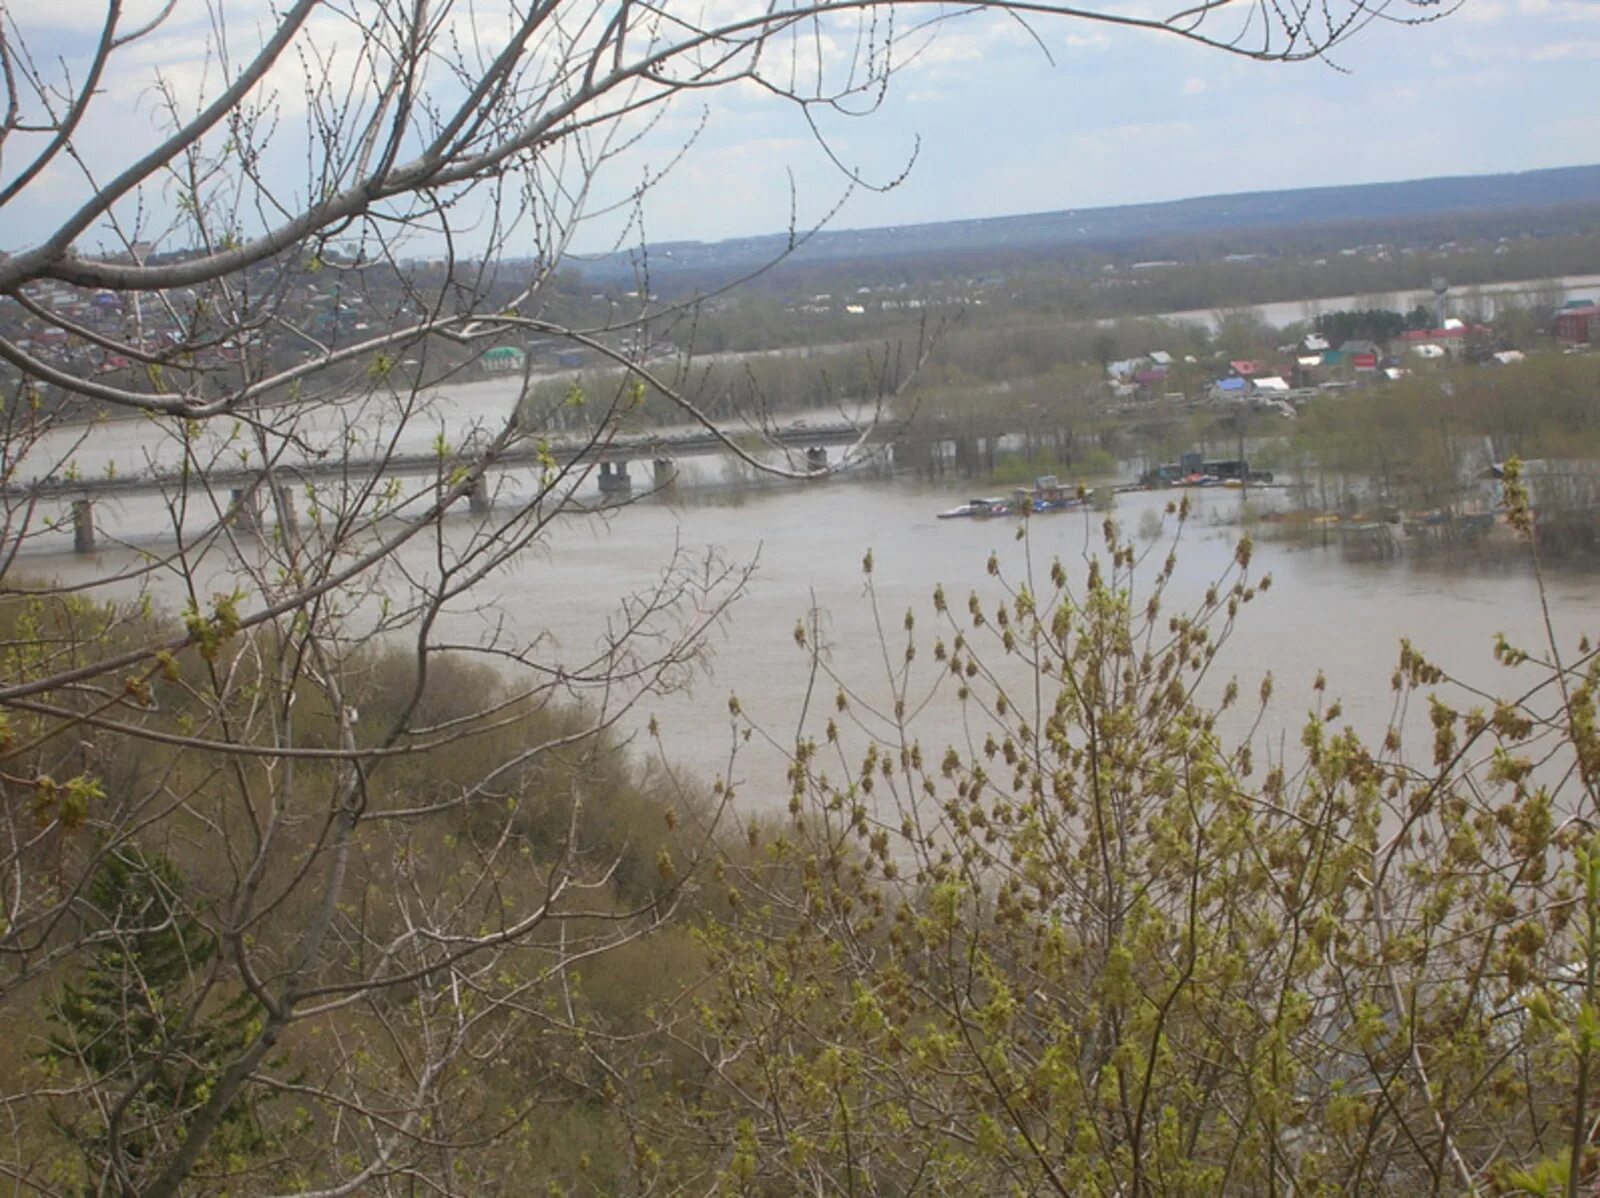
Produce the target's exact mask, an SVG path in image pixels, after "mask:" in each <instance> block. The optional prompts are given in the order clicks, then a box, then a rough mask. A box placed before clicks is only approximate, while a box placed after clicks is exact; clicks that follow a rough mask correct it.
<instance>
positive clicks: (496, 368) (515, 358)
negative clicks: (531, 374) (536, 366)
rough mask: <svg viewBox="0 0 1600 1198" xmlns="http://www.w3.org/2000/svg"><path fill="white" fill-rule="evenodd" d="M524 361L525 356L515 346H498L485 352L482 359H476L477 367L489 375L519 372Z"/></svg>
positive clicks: (525, 359)
mask: <svg viewBox="0 0 1600 1198" xmlns="http://www.w3.org/2000/svg"><path fill="white" fill-rule="evenodd" d="M526 361H527V355H526V354H524V353H523V352H522V351H521V350H520V349H517V348H516V347H515V346H511V345H498V346H496V347H495V348H494V349H491V350H487V351H486V352H485V353H484V355H483V357H481V358H479V359H478V365H479V366H480V367H481V368H482V369H484V370H486V371H488V372H489V373H490V374H508V373H510V372H512V371H520V370H521V369H522V367H523V363H525V362H526Z"/></svg>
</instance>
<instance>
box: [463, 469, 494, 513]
mask: <svg viewBox="0 0 1600 1198" xmlns="http://www.w3.org/2000/svg"><path fill="white" fill-rule="evenodd" d="M489 507H490V499H489V483H488V480H487V479H484V478H479V479H478V480H477V481H476V482H474V483H473V484H472V486H471V487H469V488H468V489H467V511H469V512H471V513H472V514H473V515H474V516H487V515H488V514H489Z"/></svg>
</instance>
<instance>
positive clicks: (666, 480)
mask: <svg viewBox="0 0 1600 1198" xmlns="http://www.w3.org/2000/svg"><path fill="white" fill-rule="evenodd" d="M651 465H652V467H653V468H654V470H655V488H656V490H658V491H659V490H661V489H662V488H663V487H670V486H671V485H672V484H673V482H674V481H675V480H676V478H677V475H676V473H675V472H674V470H673V468H672V459H671V458H656V459H655V461H654V462H652V463H651Z"/></svg>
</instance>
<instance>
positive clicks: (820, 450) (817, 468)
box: [806, 445, 828, 474]
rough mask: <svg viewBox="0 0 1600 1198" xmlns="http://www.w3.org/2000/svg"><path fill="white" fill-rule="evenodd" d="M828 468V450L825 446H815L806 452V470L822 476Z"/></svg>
mask: <svg viewBox="0 0 1600 1198" xmlns="http://www.w3.org/2000/svg"><path fill="white" fill-rule="evenodd" d="M827 468H828V449H827V446H825V445H813V446H812V447H811V448H810V449H808V450H806V469H807V470H809V471H811V473H813V474H821V473H822V472H823V471H824V470H826V469H827Z"/></svg>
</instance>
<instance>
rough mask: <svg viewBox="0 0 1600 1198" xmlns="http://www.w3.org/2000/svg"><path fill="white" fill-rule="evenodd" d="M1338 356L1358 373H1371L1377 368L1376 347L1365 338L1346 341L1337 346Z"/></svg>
mask: <svg viewBox="0 0 1600 1198" xmlns="http://www.w3.org/2000/svg"><path fill="white" fill-rule="evenodd" d="M1339 357H1340V358H1341V359H1342V360H1343V361H1344V362H1345V363H1346V364H1347V365H1349V367H1350V369H1352V370H1354V371H1356V372H1357V373H1358V374H1372V373H1374V372H1376V371H1377V369H1378V347H1377V346H1376V345H1374V344H1373V343H1372V342H1371V341H1368V340H1366V339H1365V338H1356V339H1354V340H1352V341H1346V342H1345V343H1344V344H1343V345H1341V346H1340V347H1339Z"/></svg>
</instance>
